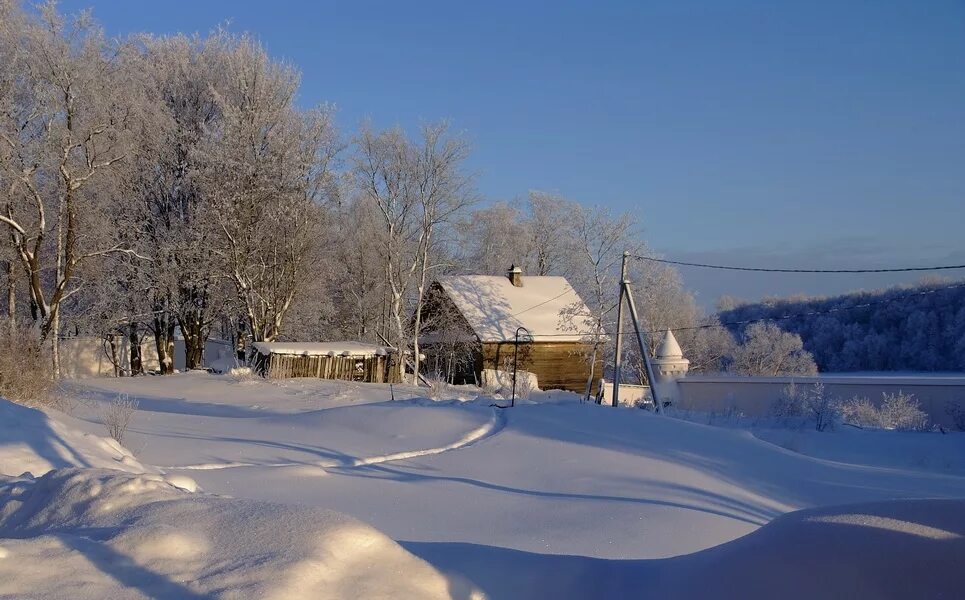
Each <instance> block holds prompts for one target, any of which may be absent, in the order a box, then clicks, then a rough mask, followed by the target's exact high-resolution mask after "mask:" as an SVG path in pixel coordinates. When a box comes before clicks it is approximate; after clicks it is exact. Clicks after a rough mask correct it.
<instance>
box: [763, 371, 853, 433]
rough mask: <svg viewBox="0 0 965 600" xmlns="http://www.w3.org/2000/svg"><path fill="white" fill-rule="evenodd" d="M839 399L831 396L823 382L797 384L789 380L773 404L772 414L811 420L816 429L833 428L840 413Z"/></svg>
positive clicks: (793, 418) (789, 420)
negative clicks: (805, 384)
mask: <svg viewBox="0 0 965 600" xmlns="http://www.w3.org/2000/svg"><path fill="white" fill-rule="evenodd" d="M840 405H841V403H840V401H838V400H837V399H835V398H833V397H832V396H831V395H830V394H829V393H828V392H827V391H826V390H825V389H824V384H823V383H816V384H814V385H812V386H799V385H797V384H795V383H794V382H791V383H790V384H788V385H787V386H785V387H784V390H783V391H782V392H781V397H780V398H778V400H777V403H776V404H775V406H774V415H775V416H777V417H780V418H783V419H785V423H790V422H791V421H793V420H799V421H800V422H811V423H813V424H814V428H815V429H816V430H818V431H825V430H826V429H829V428H831V429H833V428H834V423H835V422H836V421H837V420H838V418H839V415H840Z"/></svg>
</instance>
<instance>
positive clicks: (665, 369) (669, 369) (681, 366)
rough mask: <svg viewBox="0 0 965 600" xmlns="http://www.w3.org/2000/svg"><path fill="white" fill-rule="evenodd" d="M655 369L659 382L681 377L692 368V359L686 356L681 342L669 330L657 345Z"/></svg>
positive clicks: (654, 361) (654, 360)
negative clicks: (681, 347)
mask: <svg viewBox="0 0 965 600" xmlns="http://www.w3.org/2000/svg"><path fill="white" fill-rule="evenodd" d="M653 369H654V371H655V373H654V376H655V377H656V378H657V382H658V383H663V382H665V381H675V380H677V379H680V378H681V377H683V376H685V375H686V374H687V371H688V370H689V369H690V361H689V360H687V359H686V358H684V353H683V351H682V350H681V349H680V344H678V343H677V338H675V337H674V335H673V332H671V331H669V330H668V331H667V334H666V335H665V336H663V341H662V342H660V345H659V346H657V351H656V353H655V358H654V359H653Z"/></svg>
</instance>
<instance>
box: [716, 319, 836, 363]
mask: <svg viewBox="0 0 965 600" xmlns="http://www.w3.org/2000/svg"><path fill="white" fill-rule="evenodd" d="M730 370H731V371H733V372H734V373H739V374H741V375H761V376H774V375H814V374H815V373H817V365H815V364H814V359H813V358H812V357H811V354H810V353H809V352H808V351H806V350H804V346H803V344H802V342H801V337H800V336H799V335H797V334H794V333H787V332H786V331H783V330H781V328H780V327H778V326H777V325H774V324H773V323H754V324H752V325H750V326H749V327H748V328H747V329H746V330H745V331H744V339H743V343H741V344H740V345H739V346H738V347H737V348H736V349H735V350H734V354H733V356H732V359H731V364H730Z"/></svg>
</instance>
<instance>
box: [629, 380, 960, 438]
mask: <svg viewBox="0 0 965 600" xmlns="http://www.w3.org/2000/svg"><path fill="white" fill-rule="evenodd" d="M792 381H793V382H794V383H795V384H797V385H813V384H815V383H818V382H820V383H823V384H824V388H825V391H826V392H827V393H829V394H831V395H832V396H834V397H837V398H840V399H842V400H847V399H849V398H852V397H855V396H859V397H864V398H868V399H869V400H871V401H872V402H875V403H880V402H881V399H882V394H883V393H897V392H899V391H902V392H904V393H906V394H914V396H915V398H916V399H917V400H918V401H919V402H920V403H921V408H922V410H924V411H925V412H926V413H927V414H928V418H929V420H930V422H931V423H933V424H937V425H943V426H945V427H949V428H950V427H953V422H952V419H951V418H950V417H949V415H948V413H947V412H946V408H947V407H948V406H949V405H950V404H953V403H956V402H957V403H960V404H961V406H962V408H965V374H963V375H952V376H930V375H927V374H924V375H920V376H919V375H895V376H892V375H887V374H880V375H818V376H815V377H739V376H710V375H694V376H690V377H685V378H683V379H680V380H678V381H677V388H678V397H677V406H679V407H680V408H682V409H684V410H695V411H701V412H722V411H725V410H728V409H737V410H739V411H741V412H743V413H744V414H746V415H748V416H751V417H756V416H767V415H769V414H772V409H773V406H774V403H775V402H776V401H777V400H778V399H779V398H780V397H781V393H782V392H783V390H784V388H785V387H786V386H787V385H788V384H790V383H791V382H792ZM621 390H622V388H621ZM621 393H622V392H621Z"/></svg>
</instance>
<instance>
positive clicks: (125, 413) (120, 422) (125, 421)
mask: <svg viewBox="0 0 965 600" xmlns="http://www.w3.org/2000/svg"><path fill="white" fill-rule="evenodd" d="M137 404H138V403H137V399H136V398H131V397H130V396H128V395H127V394H118V395H117V396H115V397H114V399H113V400H111V401H110V403H109V404H108V405H107V407H106V408H104V427H106V428H107V434H108V435H110V436H111V437H112V438H114V439H115V440H116V441H117V443H118V444H123V443H124V434H125V433H127V427H128V425H130V424H131V418H132V417H133V416H134V412H135V411H137Z"/></svg>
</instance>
